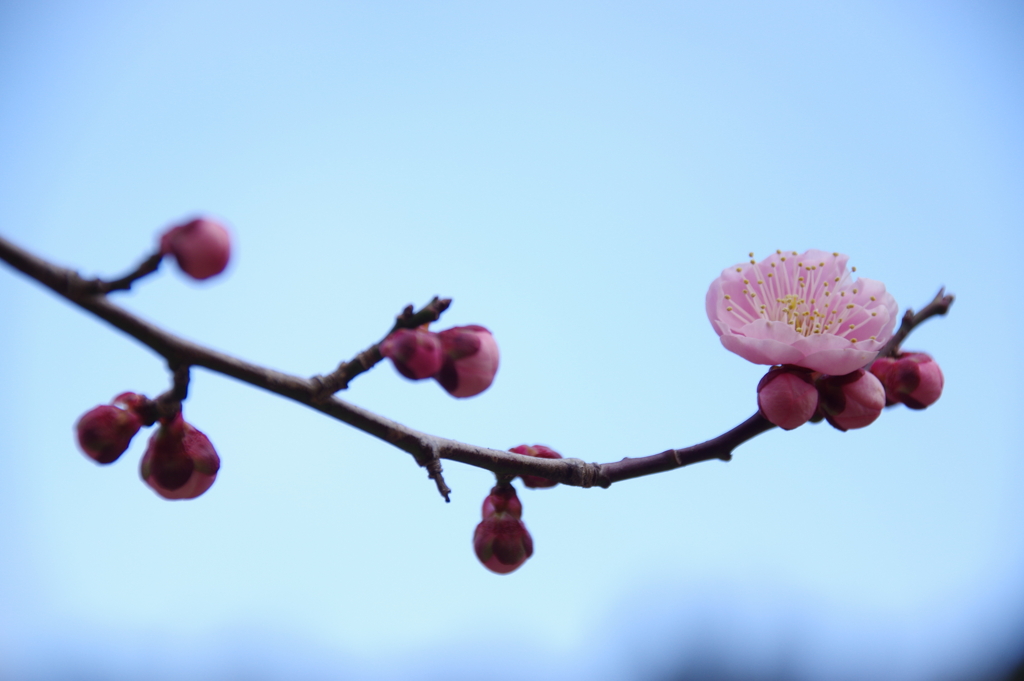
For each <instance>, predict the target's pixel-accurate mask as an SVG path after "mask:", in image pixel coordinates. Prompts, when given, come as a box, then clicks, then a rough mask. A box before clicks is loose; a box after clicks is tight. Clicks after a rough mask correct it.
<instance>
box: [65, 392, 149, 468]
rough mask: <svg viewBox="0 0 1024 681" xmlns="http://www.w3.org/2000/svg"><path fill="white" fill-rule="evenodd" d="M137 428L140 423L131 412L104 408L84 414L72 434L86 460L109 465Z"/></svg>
mask: <svg viewBox="0 0 1024 681" xmlns="http://www.w3.org/2000/svg"><path fill="white" fill-rule="evenodd" d="M141 427H142V419H140V418H139V417H138V415H137V414H135V413H134V412H133V411H130V410H128V409H122V408H120V407H115V406H114V405H112V404H104V405H100V406H99V407H96V408H94V409H90V410H89V411H87V412H85V414H83V415H82V418H80V419H78V423H76V424H75V433H76V435H77V436H78V446H79V447H81V448H82V451H83V452H85V455H86V456H88V457H89V458H90V459H92V460H93V461H95V462H96V463H113V462H114V461H117V458H118V457H119V456H121V455H122V454H124V452H125V450H126V449H128V445H129V444H131V441H132V438H133V437H135V433H137V432H139V428H141Z"/></svg>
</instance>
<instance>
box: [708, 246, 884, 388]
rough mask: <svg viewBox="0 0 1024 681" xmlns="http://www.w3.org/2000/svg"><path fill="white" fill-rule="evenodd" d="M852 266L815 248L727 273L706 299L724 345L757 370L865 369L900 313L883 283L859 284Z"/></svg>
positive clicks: (842, 257) (864, 281) (839, 256)
mask: <svg viewBox="0 0 1024 681" xmlns="http://www.w3.org/2000/svg"><path fill="white" fill-rule="evenodd" d="M847 260H848V257H847V256H846V255H843V254H842V253H826V252H824V251H818V250H813V249H812V250H809V251H806V252H805V253H803V254H802V255H801V254H798V253H797V252H796V251H785V252H784V251H776V252H775V253H773V254H772V255H770V256H768V257H767V258H765V259H764V260H762V261H761V262H756V261H755V260H754V259H753V257H751V260H750V262H749V263H746V264H741V265H734V266H733V267H730V268H728V269H726V270H725V271H724V272H722V276H720V277H719V278H718V279H715V281H713V282H712V283H711V288H710V289H708V295H707V299H706V301H705V304H706V307H707V312H708V319H710V320H711V325H712V326H713V327H714V329H715V332H716V333H717V334H718V335H719V337H720V338H721V341H722V345H724V346H725V348H726V349H727V350H730V351H732V352H735V353H736V354H737V355H739V356H740V357H742V358H744V359H746V360H749V361H751V362H753V363H755V364H795V365H796V366H801V367H806V368H808V369H813V370H814V371H820V372H822V373H826V374H832V375H836V376H841V375H844V374H848V373H850V372H851V371H854V370H856V369H859V368H861V367H863V366H864V365H866V364H867V363H868V362H870V361H871V360H873V359H874V358H875V356H876V355H877V354H878V351H879V350H881V348H882V346H883V345H885V342H886V341H887V340H889V337H890V336H891V335H892V330H893V326H894V325H895V324H896V313H897V310H898V308H897V305H896V301H895V300H894V299H893V297H892V296H891V295H890V294H889V293H887V292H886V290H885V284H883V283H881V282H879V281H874V280H873V279H857V280H854V279H853V278H852V277H851V275H850V272H849V271H848V270H847V269H846V261H847ZM854 271H856V268H854Z"/></svg>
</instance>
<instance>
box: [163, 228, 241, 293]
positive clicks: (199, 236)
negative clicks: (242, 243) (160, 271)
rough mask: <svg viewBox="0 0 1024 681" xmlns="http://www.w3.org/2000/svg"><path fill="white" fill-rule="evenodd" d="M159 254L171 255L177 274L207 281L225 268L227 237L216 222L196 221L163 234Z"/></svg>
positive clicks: (227, 251)
mask: <svg viewBox="0 0 1024 681" xmlns="http://www.w3.org/2000/svg"><path fill="white" fill-rule="evenodd" d="M160 252H161V253H163V254H165V255H166V254H168V253H169V254H171V255H173V256H174V259H175V260H177V261H178V267H180V268H181V271H182V272H184V273H185V274H187V275H188V276H190V277H192V278H193V279H209V278H210V277H212V276H214V275H217V274H220V273H221V272H223V271H224V268H225V267H227V266H228V259H229V258H230V257H231V237H230V236H229V235H228V230H227V229H226V228H225V227H224V225H222V224H221V223H219V222H217V221H216V220H211V219H210V218H197V219H195V220H192V221H191V222H186V223H185V224H182V225H178V226H177V227H172V228H171V229H169V230H167V231H166V232H164V234H163V236H161V237H160Z"/></svg>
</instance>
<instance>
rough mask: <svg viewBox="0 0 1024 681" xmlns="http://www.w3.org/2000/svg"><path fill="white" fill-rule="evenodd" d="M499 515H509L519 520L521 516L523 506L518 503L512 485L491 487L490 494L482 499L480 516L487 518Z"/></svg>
mask: <svg viewBox="0 0 1024 681" xmlns="http://www.w3.org/2000/svg"><path fill="white" fill-rule="evenodd" d="M499 513H503V514H507V515H510V516H512V517H513V518H521V517H522V515H523V504H522V502H520V501H519V497H518V496H517V495H516V488H515V487H513V486H512V485H505V486H503V487H492V488H491V493H490V494H488V495H487V496H486V497H485V498H484V505H483V508H482V509H481V515H482V516H483V517H484V518H487V517H489V516H492V515H495V514H499Z"/></svg>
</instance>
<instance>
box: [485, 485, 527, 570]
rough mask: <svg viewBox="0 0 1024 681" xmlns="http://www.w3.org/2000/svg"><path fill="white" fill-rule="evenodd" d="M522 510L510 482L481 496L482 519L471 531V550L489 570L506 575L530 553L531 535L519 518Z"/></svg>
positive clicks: (523, 561) (524, 560)
mask: <svg viewBox="0 0 1024 681" xmlns="http://www.w3.org/2000/svg"><path fill="white" fill-rule="evenodd" d="M522 512H523V506H522V504H521V503H520V502H519V498H518V497H517V496H516V491H515V489H514V488H513V487H512V486H511V485H506V486H504V487H495V488H493V489H492V490H491V493H490V495H488V497H487V498H486V499H484V506H483V516H484V519H483V521H482V522H481V523H480V524H479V525H477V526H476V531H475V532H474V533H473V550H474V551H475V552H476V556H477V558H479V559H480V562H481V563H483V564H484V567H486V568H487V569H488V570H490V571H491V572H496V573H498V574H499V575H506V574H508V573H510V572H513V571H514V570H516V569H517V568H518V567H519V566H520V565H522V564H523V563H525V562H526V559H527V558H529V557H530V556H532V555H533V537H531V536H530V533H529V531H527V529H526V525H524V524H523V521H522V520H520V519H519V518H520V516H521V515H522Z"/></svg>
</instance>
